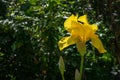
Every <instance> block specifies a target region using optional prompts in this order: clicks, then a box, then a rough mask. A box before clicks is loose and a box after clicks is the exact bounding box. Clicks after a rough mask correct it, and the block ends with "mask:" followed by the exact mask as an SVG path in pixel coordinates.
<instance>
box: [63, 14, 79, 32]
mask: <svg viewBox="0 0 120 80" xmlns="http://www.w3.org/2000/svg"><path fill="white" fill-rule="evenodd" d="M77 17H78V16H75V15H71V16H70V17H69V18H67V20H66V21H65V22H64V27H65V29H66V30H67V31H69V32H71V22H72V21H76V22H77Z"/></svg>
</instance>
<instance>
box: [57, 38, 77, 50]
mask: <svg viewBox="0 0 120 80" xmlns="http://www.w3.org/2000/svg"><path fill="white" fill-rule="evenodd" d="M75 41H76V40H75V38H73V37H71V36H70V37H63V38H62V39H61V40H60V41H59V42H58V46H59V48H60V50H63V49H64V48H66V47H68V46H70V45H72V44H75Z"/></svg>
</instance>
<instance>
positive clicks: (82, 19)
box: [78, 15, 89, 24]
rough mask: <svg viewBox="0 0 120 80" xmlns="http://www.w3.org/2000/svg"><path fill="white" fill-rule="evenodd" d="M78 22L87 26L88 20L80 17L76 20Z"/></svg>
mask: <svg viewBox="0 0 120 80" xmlns="http://www.w3.org/2000/svg"><path fill="white" fill-rule="evenodd" d="M78 21H80V22H83V23H85V24H89V23H88V20H87V15H83V16H80V17H79V18H78Z"/></svg>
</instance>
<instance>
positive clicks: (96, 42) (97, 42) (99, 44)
mask: <svg viewBox="0 0 120 80" xmlns="http://www.w3.org/2000/svg"><path fill="white" fill-rule="evenodd" d="M91 41H92V45H93V46H94V47H95V48H97V49H98V51H99V52H100V53H104V52H106V50H105V49H104V47H103V44H102V42H101V40H100V39H99V38H98V36H97V35H95V34H94V35H93V36H91Z"/></svg>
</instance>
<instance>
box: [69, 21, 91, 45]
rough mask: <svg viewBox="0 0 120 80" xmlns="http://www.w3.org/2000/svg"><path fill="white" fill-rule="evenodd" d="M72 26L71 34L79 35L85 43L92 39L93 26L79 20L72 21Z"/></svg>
mask: <svg viewBox="0 0 120 80" xmlns="http://www.w3.org/2000/svg"><path fill="white" fill-rule="evenodd" d="M71 27H72V32H71V35H72V36H76V37H79V39H80V40H81V41H82V42H83V43H86V41H88V40H89V39H90V36H91V34H92V33H93V30H92V29H91V26H89V25H86V24H85V25H83V24H81V23H79V22H75V21H72V22H71Z"/></svg>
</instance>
